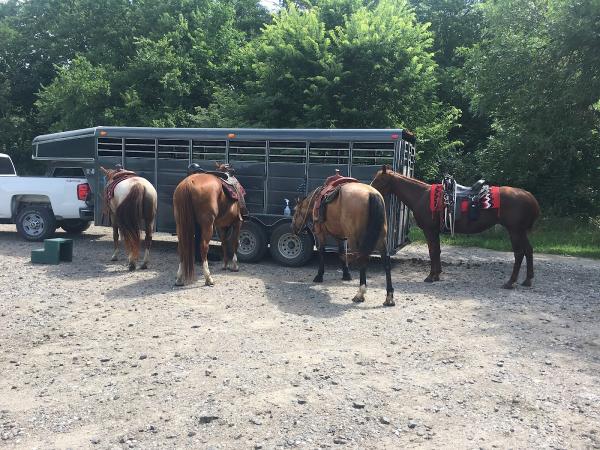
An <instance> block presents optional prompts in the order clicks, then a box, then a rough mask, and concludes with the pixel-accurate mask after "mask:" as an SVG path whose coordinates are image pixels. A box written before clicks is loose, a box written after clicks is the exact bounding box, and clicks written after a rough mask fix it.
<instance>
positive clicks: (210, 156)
mask: <svg viewBox="0 0 600 450" xmlns="http://www.w3.org/2000/svg"><path fill="white" fill-rule="evenodd" d="M226 154H227V142H226V141H192V161H223V162H224V161H225V159H226Z"/></svg>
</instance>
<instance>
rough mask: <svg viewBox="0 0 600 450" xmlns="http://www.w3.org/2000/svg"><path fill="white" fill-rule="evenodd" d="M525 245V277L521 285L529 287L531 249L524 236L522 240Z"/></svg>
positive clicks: (531, 259) (531, 272) (531, 271)
mask: <svg viewBox="0 0 600 450" xmlns="http://www.w3.org/2000/svg"><path fill="white" fill-rule="evenodd" d="M524 244H525V248H524V250H525V258H526V259H527V275H526V276H525V280H524V281H523V283H521V285H522V286H526V287H531V284H532V283H531V280H532V279H533V247H532V246H531V243H530V242H529V239H528V238H527V235H525V239H524Z"/></svg>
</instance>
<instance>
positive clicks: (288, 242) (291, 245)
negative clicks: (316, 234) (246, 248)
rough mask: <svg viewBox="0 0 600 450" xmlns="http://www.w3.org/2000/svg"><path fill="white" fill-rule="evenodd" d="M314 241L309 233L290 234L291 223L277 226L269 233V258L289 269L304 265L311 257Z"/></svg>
mask: <svg viewBox="0 0 600 450" xmlns="http://www.w3.org/2000/svg"><path fill="white" fill-rule="evenodd" d="M314 245H315V243H314V240H313V237H312V235H311V234H310V233H308V232H306V231H303V232H302V233H300V234H299V235H295V234H293V233H292V224H291V223H282V224H280V225H277V226H276V227H275V228H274V229H273V231H272V233H271V246H270V247H269V250H270V251H271V256H272V257H273V259H274V260H276V261H277V262H278V263H280V264H283V265H284V266H289V267H298V266H303V265H304V264H306V263H307V262H308V261H309V260H310V259H311V258H312V255H313V250H314Z"/></svg>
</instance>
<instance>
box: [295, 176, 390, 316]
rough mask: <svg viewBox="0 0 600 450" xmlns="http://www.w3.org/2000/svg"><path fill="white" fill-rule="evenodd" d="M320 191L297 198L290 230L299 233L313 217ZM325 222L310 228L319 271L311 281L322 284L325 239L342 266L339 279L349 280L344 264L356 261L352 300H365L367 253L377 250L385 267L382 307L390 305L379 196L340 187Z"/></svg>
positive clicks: (356, 186)
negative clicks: (357, 273) (333, 244)
mask: <svg viewBox="0 0 600 450" xmlns="http://www.w3.org/2000/svg"><path fill="white" fill-rule="evenodd" d="M320 189H321V188H317V189H316V190H314V191H313V192H311V193H310V194H309V195H308V196H307V197H306V198H303V199H298V203H297V205H296V208H295V211H294V217H293V222H292V231H293V232H294V233H295V234H298V233H300V232H302V230H303V229H304V228H305V227H306V224H307V222H308V221H309V219H311V216H312V214H313V207H314V204H315V201H316V198H317V196H318V195H319V193H320ZM326 212H327V214H326V217H325V220H324V221H323V222H320V223H315V224H314V225H313V232H314V234H315V236H316V237H317V239H318V246H319V247H318V248H319V271H318V273H317V275H316V276H315V278H314V280H313V282H315V283H320V282H322V281H323V273H324V272H325V259H324V258H325V242H326V239H327V236H332V237H334V238H335V239H336V240H337V241H338V246H339V248H340V259H341V263H342V271H343V276H342V279H343V280H350V279H351V276H350V272H349V270H348V262H356V264H357V265H358V266H359V268H360V287H359V290H358V293H357V294H356V295H355V296H354V298H353V299H352V301H354V302H355V303H360V302H364V301H365V293H366V292H367V264H368V262H369V258H370V255H371V253H372V252H373V251H374V250H377V251H379V252H380V254H381V259H382V261H383V265H384V268H385V274H386V288H387V294H386V299H385V302H384V303H383V304H384V305H385V306H394V304H395V303H394V288H393V287H392V277H391V262H390V256H389V254H388V248H387V220H386V212H385V203H384V200H383V197H382V196H381V194H380V193H379V192H377V190H375V189H374V188H372V187H371V186H369V185H367V184H363V183H358V182H355V183H346V184H343V185H341V187H340V190H339V193H338V195H337V197H336V198H335V200H333V201H332V202H331V203H329V204H328V205H327V211H326ZM344 240H346V241H347V253H346V257H344V252H343V245H342V243H343V241H344Z"/></svg>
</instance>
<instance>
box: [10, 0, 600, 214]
mask: <svg viewBox="0 0 600 450" xmlns="http://www.w3.org/2000/svg"><path fill="white" fill-rule="evenodd" d="M599 74H600V0H575V1H570V0H531V1H529V2H522V1H520V0H423V1H416V0H311V1H292V2H289V3H285V4H284V5H282V7H281V8H280V9H279V10H277V11H275V12H272V13H269V12H268V11H267V10H265V9H264V8H263V7H262V6H261V5H260V3H259V2H258V1H256V0H137V1H130V0H102V1H100V2H98V1H96V0H72V1H69V2H64V1H60V0H35V1H34V0H8V1H6V2H3V3H0V151H2V152H7V153H9V154H11V156H12V157H13V159H14V160H15V163H16V164H17V166H18V168H19V169H20V170H21V171H25V172H26V171H28V170H34V167H33V165H32V162H31V160H30V142H31V139H32V138H33V137H34V136H35V135H37V134H41V133H46V132H49V131H58V130H67V129H73V128H80V127H87V126H95V125H128V126H165V127H177V126H224V127H232V126H236V127H254V126H264V127H273V128H275V127H325V128H329V127H337V128H343V127H360V128H362V127H364V128H372V127H382V128H385V127H403V128H408V129H410V130H412V131H414V132H415V133H416V135H417V149H418V163H417V176H419V177H421V178H424V179H426V180H428V181H434V180H436V179H439V176H440V175H441V174H443V173H444V172H445V171H452V172H453V173H454V174H455V176H456V177H457V178H459V179H462V180H464V182H465V183H467V182H469V181H472V180H473V179H475V178H477V177H480V176H484V177H486V178H488V179H489V180H490V181H492V182H494V183H499V184H512V185H515V186H520V187H524V188H526V189H528V190H531V191H532V192H533V193H534V194H535V195H536V196H538V198H539V199H540V200H541V201H542V204H543V206H544V207H545V208H550V209H551V210H552V211H555V212H557V213H562V212H568V213H582V214H586V213H587V214H598V213H600V137H599V130H600V75H599Z"/></svg>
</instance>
